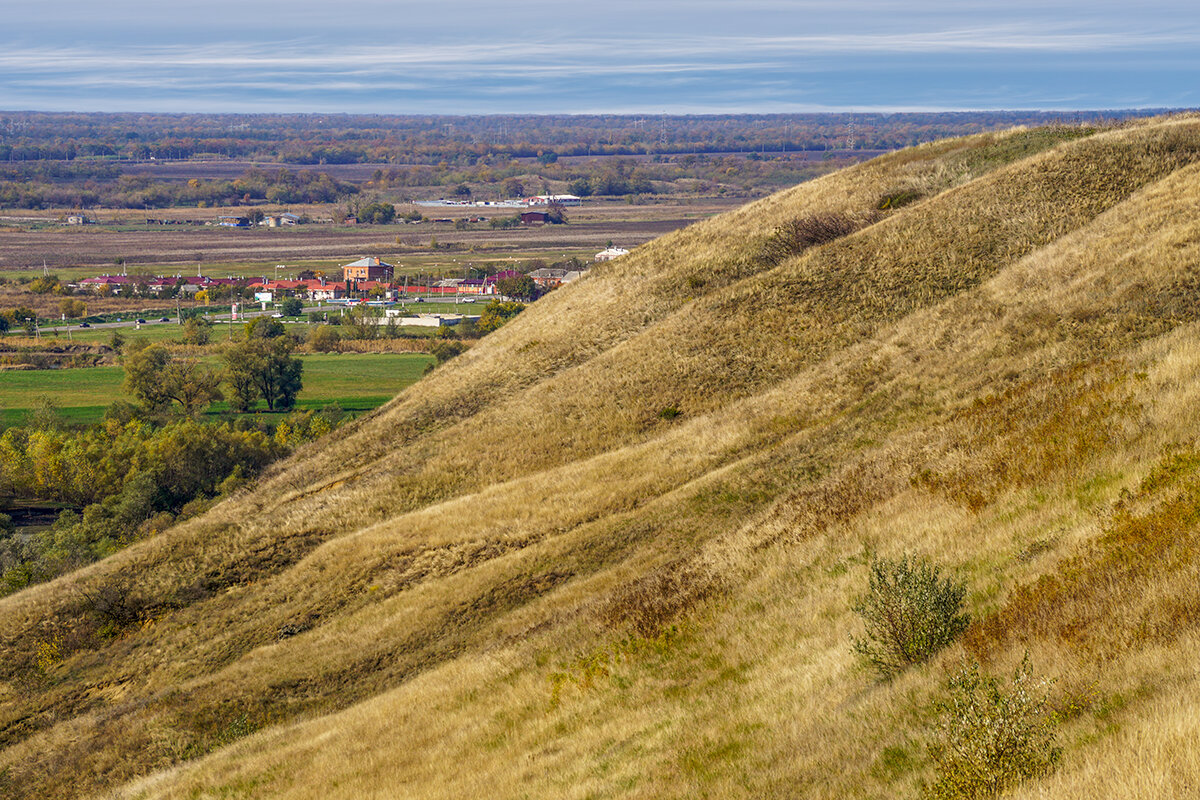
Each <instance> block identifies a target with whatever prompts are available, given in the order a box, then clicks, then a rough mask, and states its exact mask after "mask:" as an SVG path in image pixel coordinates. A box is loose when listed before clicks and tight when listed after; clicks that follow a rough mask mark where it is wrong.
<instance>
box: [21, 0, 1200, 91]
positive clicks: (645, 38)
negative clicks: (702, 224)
mask: <svg viewBox="0 0 1200 800" xmlns="http://www.w3.org/2000/svg"><path fill="white" fill-rule="evenodd" d="M5 19H6V24H5V26H4V29H3V31H0V108H4V109H8V110H38V111H159V112H172V111H177V112H183V111H196V112H253V111H264V112H303V111H311V112H318V113H333V112H347V113H388V114H391V113H396V114H487V113H622V112H627V113H658V112H667V113H747V112H759V113H767V112H789V111H790V112H806V111H863V112H865V111H915V110H964V109H971V110H991V109H1031V110H1071V109H1117V108H1190V107H1197V106H1200V88H1198V86H1200V83H1198V81H1197V78H1198V77H1200V70H1198V69H1197V59H1196V56H1195V54H1196V53H1197V52H1200V11H1198V10H1197V8H1196V7H1195V6H1194V5H1193V4H1185V3H1183V2H1178V1H1177V0H1157V1H1155V2H1151V3H1149V4H1146V5H1142V6H1139V7H1131V6H1129V5H1127V4H1122V3H1116V2H1108V1H1105V2H1092V3H1088V4H1086V5H1084V4H1081V3H1075V2H1061V1H1060V2H1050V3H1040V2H1032V0H1017V2H1005V3H999V2H991V0H988V2H984V3H979V4H971V5H970V6H967V5H965V4H962V3H951V2H945V1H944V0H934V1H933V2H930V1H928V0H926V1H925V2H916V3H900V2H895V1H894V0H851V2H846V3H840V4H837V5H836V6H834V5H832V4H828V3H816V2H779V1H778V0H749V2H743V3H737V4H728V3H718V2H713V1H712V0H700V1H699V2H679V1H678V0H661V1H660V2H657V3H653V4H648V3H634V2H631V1H630V0H611V2H607V3H604V4H586V5H585V4H566V3H561V2H560V3H550V2H546V0H530V2H525V3H521V4H500V3H496V2H487V1H486V0H463V2H458V3H455V4H453V5H452V6H434V5H432V4H428V3H411V2H398V3H397V2H381V0H360V1H359V2H357V3H355V4H354V5H353V6H347V7H340V6H334V5H333V4H330V3H327V2H322V3H318V2H312V0H294V1H293V2H288V3H284V2H280V0H268V2H261V3H256V4H242V3H234V2H230V0H210V1H209V2H205V3H196V2H181V3H172V4H169V5H168V4H161V3H150V2H147V0H133V2H124V3H120V4H119V5H117V6H115V7H114V6H112V5H108V6H97V5H95V4H91V3H84V2H81V0H64V1H63V2H60V3H57V4H55V5H54V6H53V7H52V8H51V9H50V10H45V9H44V8H39V7H34V6H19V7H15V8H12V9H10V10H7V11H6V12H5Z"/></svg>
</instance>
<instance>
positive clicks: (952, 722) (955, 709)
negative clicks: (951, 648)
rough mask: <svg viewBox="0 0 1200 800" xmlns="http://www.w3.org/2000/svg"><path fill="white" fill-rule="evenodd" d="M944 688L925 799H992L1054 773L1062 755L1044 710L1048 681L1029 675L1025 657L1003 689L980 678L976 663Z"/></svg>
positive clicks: (1046, 708) (1051, 717)
mask: <svg viewBox="0 0 1200 800" xmlns="http://www.w3.org/2000/svg"><path fill="white" fill-rule="evenodd" d="M948 689H949V697H948V698H947V699H946V700H944V701H942V702H940V703H938V710H939V711H940V712H941V719H940V720H939V722H938V727H937V733H936V738H935V739H934V741H933V742H932V743H931V744H930V747H929V752H930V756H931V757H932V759H933V761H934V764H935V766H936V775H937V777H936V779H935V780H934V782H933V784H931V785H930V786H929V787H928V788H927V792H926V793H927V795H928V796H929V797H931V798H936V800H959V799H960V798H982V797H995V796H996V795H998V794H999V793H1000V792H1001V791H1003V790H1004V789H1005V788H1006V787H1008V786H1012V785H1013V784H1015V783H1018V782H1020V781H1023V780H1027V779H1029V778H1037V777H1041V776H1043V775H1047V774H1049V773H1050V772H1051V771H1052V770H1053V769H1054V767H1055V765H1056V764H1057V763H1058V760H1059V758H1060V756H1061V755H1062V749H1061V748H1059V747H1058V746H1056V744H1055V727H1056V726H1057V719H1056V717H1055V716H1054V715H1053V714H1052V713H1051V711H1050V709H1049V702H1048V700H1047V696H1046V695H1047V690H1048V682H1046V681H1044V680H1043V681H1038V680H1034V679H1033V678H1032V677H1031V675H1030V668H1029V655H1028V654H1026V655H1025V658H1024V659H1023V660H1022V661H1021V664H1020V666H1018V667H1017V669H1016V672H1015V673H1014V674H1013V678H1012V683H1011V685H1009V686H1007V687H1005V686H1002V685H1001V684H1000V682H999V681H998V680H996V678H994V677H991V676H987V675H981V674H980V673H979V665H978V664H975V665H972V666H970V667H966V668H964V669H963V670H961V671H960V672H958V673H957V674H956V675H954V676H953V677H951V678H950V682H949V686H948Z"/></svg>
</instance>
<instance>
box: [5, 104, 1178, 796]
mask: <svg viewBox="0 0 1200 800" xmlns="http://www.w3.org/2000/svg"><path fill="white" fill-rule="evenodd" d="M1078 133H1079V132H1071V131H1064V132H1059V133H1057V134H1055V135H1053V136H1047V135H1046V134H1045V133H1044V132H1036V131H1023V132H1022V131H1018V132H1013V133H1011V134H1008V135H1005V136H985V137H974V138H972V139H967V140H959V141H952V142H944V143H938V144H937V145H933V146H927V147H922V148H915V149H913V150H911V151H903V152H900V153H896V154H893V155H891V156H887V157H884V158H882V159H878V160H876V161H875V162H871V163H869V164H865V165H861V166H859V167H856V168H853V169H851V170H847V171H846V172H844V173H839V174H835V175H831V176H827V177H826V178H822V179H820V180H818V181H814V182H813V183H811V184H806V185H803V186H800V187H797V188H796V189H793V190H790V191H788V192H784V193H781V194H780V195H776V196H773V197H770V198H766V199H765V200H763V201H760V202H758V203H755V204H752V205H751V206H748V207H746V208H744V209H741V210H739V211H737V212H733V213H731V214H729V215H726V216H725V217H722V218H719V219H715V220H711V221H708V222H704V223H699V224H697V225H695V226H693V227H692V228H690V229H689V230H687V231H685V232H681V233H678V234H672V235H669V236H667V237H664V238H663V239H660V240H656V241H655V242H652V243H649V244H647V245H645V246H644V247H642V248H639V249H638V250H637V251H636V252H635V253H634V254H632V255H631V256H629V257H627V258H625V259H621V260H618V261H615V262H610V264H609V265H607V266H605V267H604V268H599V269H597V270H595V271H594V273H595V274H593V275H591V276H589V277H588V278H586V279H585V280H583V281H580V282H579V283H578V284H575V285H572V286H571V287H569V288H568V289H564V290H561V291H559V292H556V293H554V294H552V295H550V296H549V297H548V298H546V299H545V300H543V301H540V302H539V303H537V304H536V305H535V306H533V307H532V308H531V309H530V310H529V311H528V312H526V313H525V314H523V315H522V316H521V317H520V318H519V319H518V320H517V321H516V322H514V323H512V324H511V325H509V326H506V327H505V328H503V329H501V330H500V331H499V332H497V333H495V334H493V335H491V336H489V337H487V338H486V339H484V340H482V342H481V343H480V344H479V346H478V347H476V348H474V349H472V350H471V351H470V352H468V353H467V354H465V355H464V356H462V357H460V358H459V359H456V360H455V361H453V362H450V363H449V364H448V365H446V366H444V367H442V368H440V369H438V370H437V371H435V372H434V373H433V374H432V375H431V376H430V377H429V378H427V379H425V380H424V381H422V382H421V383H420V384H418V385H417V386H415V387H414V388H413V389H411V390H409V391H408V392H406V393H405V394H403V395H401V396H400V397H398V398H397V399H396V400H395V401H393V402H392V403H391V404H389V405H388V406H387V407H385V408H383V409H381V410H380V411H379V412H377V413H375V414H374V415H372V416H371V417H369V418H366V419H363V420H360V421H358V422H357V423H355V425H354V427H353V429H352V430H351V431H349V432H348V435H346V436H344V437H342V438H341V439H339V440H338V441H334V442H320V443H316V444H315V445H312V446H310V447H309V448H308V449H307V450H306V451H304V452H301V453H300V454H298V455H297V457H295V458H293V459H291V460H290V461H289V462H288V463H286V464H284V465H282V466H281V467H279V468H277V469H276V470H275V471H274V472H273V474H272V475H271V476H270V477H269V478H268V479H266V480H265V481H264V482H263V483H262V485H261V486H259V487H257V488H256V489H255V490H254V491H253V492H247V493H245V494H243V495H241V496H238V497H235V498H233V499H231V500H230V501H228V502H226V503H224V504H222V505H221V506H218V507H217V508H215V509H214V510H213V511H211V512H210V513H209V514H207V515H205V516H204V517H201V518H198V519H196V520H192V521H189V522H188V523H185V524H184V525H181V526H179V527H178V528H175V529H173V530H171V531H168V532H166V533H165V534H163V535H161V536H159V537H157V538H155V539H152V540H148V541H146V542H143V543H141V544H139V545H136V546H134V547H132V548H130V549H128V550H126V551H124V552H122V553H119V554H117V555H116V556H114V557H113V558H110V559H108V560H106V561H105V562H102V563H100V564H97V565H95V566H93V567H91V568H89V569H87V570H85V571H82V572H80V573H77V574H74V575H70V576H66V577H64V578H62V579H60V580H58V581H56V582H54V583H52V584H48V585H45V586H40V587H33V588H32V589H30V590H28V591H26V592H23V593H21V594H19V595H15V596H12V597H9V598H5V599H4V600H0V648H3V652H4V653H5V656H6V660H5V661H4V662H3V668H2V671H0V744H2V746H3V747H4V749H3V750H0V770H3V771H2V772H0V787H3V788H4V790H5V791H7V792H8V793H10V794H12V795H14V796H18V797H21V796H24V797H33V796H38V797H42V796H48V797H54V796H61V797H66V796H75V795H80V794H87V793H92V792H96V793H104V792H110V793H111V794H112V795H113V796H117V797H123V798H132V797H179V796H184V797H187V796H192V797H267V796H286V797H299V798H303V797H313V798H316V797H321V798H326V797H346V798H351V797H354V798H357V797H395V796H412V797H461V796H464V795H476V796H489V797H526V796H528V797H535V796H538V797H540V796H555V797H579V798H584V797H598V796H605V797H607V796H629V797H695V796H711V797H729V796H748V797H790V796H804V797H829V798H835V797H847V796H859V797H913V796H916V795H917V794H918V793H919V791H920V787H921V785H922V782H923V781H924V780H926V779H927V778H928V777H929V775H930V774H931V772H930V770H931V766H930V763H929V761H928V758H927V756H926V753H925V746H924V742H925V740H926V737H927V733H926V731H927V730H928V726H929V723H930V721H931V716H930V715H931V711H930V707H931V702H932V700H933V698H935V697H936V696H937V694H938V692H940V691H941V688H940V687H941V686H942V684H943V682H944V677H945V675H946V673H947V672H948V671H949V670H953V669H954V668H956V667H957V665H958V663H959V661H960V660H961V659H964V658H967V657H970V656H972V655H974V656H979V657H982V658H983V659H984V660H985V662H986V664H987V665H988V668H989V669H996V670H1007V669H1011V667H1012V666H1013V665H1014V664H1015V663H1016V662H1017V661H1019V660H1020V658H1021V656H1022V655H1023V654H1024V652H1025V651H1026V650H1028V651H1029V653H1030V655H1031V658H1032V661H1033V664H1034V666H1035V669H1036V670H1037V671H1038V672H1039V673H1040V674H1043V675H1046V676H1048V677H1051V678H1054V679H1056V680H1057V682H1056V683H1055V684H1054V687H1055V688H1054V692H1055V694H1054V698H1053V699H1054V702H1055V703H1056V704H1058V706H1059V707H1061V708H1062V709H1064V711H1066V712H1069V713H1068V714H1067V717H1068V718H1067V720H1066V722H1065V723H1064V726H1063V729H1062V738H1063V744H1064V745H1065V746H1066V756H1065V760H1064V763H1063V766H1062V770H1061V772H1060V774H1059V775H1056V776H1052V777H1051V778H1049V779H1047V780H1046V781H1044V782H1042V783H1041V784H1039V785H1036V786H1031V787H1025V788H1024V789H1023V790H1022V791H1026V792H1034V793H1035V794H1036V793H1037V792H1043V793H1044V796H1063V797H1066V796H1082V795H1084V794H1086V795H1093V796H1124V795H1129V796H1167V793H1166V792H1167V789H1169V788H1171V787H1181V786H1188V785H1194V784H1188V783H1187V781H1189V780H1192V781H1194V776H1195V759H1194V757H1192V756H1188V755H1186V754H1181V753H1180V751H1179V748H1180V746H1181V744H1182V743H1183V742H1185V741H1186V737H1187V736H1189V735H1191V733H1192V732H1193V731H1194V730H1195V724H1194V723H1195V720H1194V719H1193V718H1192V717H1191V716H1189V715H1188V714H1184V713H1180V712H1177V711H1175V710H1174V709H1175V708H1176V707H1177V706H1173V705H1171V701H1172V700H1173V699H1174V700H1175V701H1176V702H1178V701H1179V700H1180V699H1183V698H1188V697H1191V696H1192V695H1193V694H1194V692H1195V688H1194V685H1193V684H1194V681H1193V682H1191V683H1188V682H1187V681H1182V680H1178V679H1176V678H1175V677H1173V676H1175V675H1177V674H1178V673H1179V670H1180V668H1181V665H1183V664H1186V663H1187V657H1188V654H1189V653H1190V652H1193V650H1189V648H1192V647H1193V646H1194V645H1193V643H1194V641H1195V639H1196V637H1197V636H1198V635H1200V631H1197V627H1198V626H1197V623H1198V622H1200V617H1198V616H1197V615H1196V614H1195V613H1193V612H1194V610H1195V609H1196V608H1197V607H1198V606H1197V604H1198V603H1200V600H1197V598H1196V595H1195V586H1196V585H1198V581H1197V580H1196V577H1197V576H1196V575H1195V574H1194V565H1193V563H1192V560H1191V558H1190V553H1191V552H1193V550H1194V548H1191V547H1188V546H1185V545H1186V543H1188V542H1190V541H1191V538H1194V531H1193V528H1194V525H1192V524H1191V522H1190V521H1191V520H1192V517H1191V516H1189V513H1191V512H1190V511H1189V509H1191V508H1192V506H1191V505H1189V503H1194V500H1195V497H1194V495H1200V491H1197V492H1193V490H1192V488H1191V487H1192V483H1191V481H1192V478H1191V477H1190V476H1191V473H1190V472H1188V471H1187V469H1185V468H1184V466H1180V465H1181V464H1183V465H1186V464H1190V463H1191V462H1189V461H1187V458H1193V456H1190V455H1187V454H1191V453H1192V452H1193V451H1192V450H1191V449H1190V448H1191V447H1192V444H1193V442H1194V441H1195V440H1196V438H1197V436H1198V435H1200V424H1198V423H1197V422H1196V421H1195V419H1194V415H1192V414H1190V413H1187V412H1188V411H1189V410H1190V405H1189V404H1190V403H1192V402H1193V400H1192V398H1194V396H1195V392H1196V391H1197V390H1198V389H1200V324H1198V323H1197V320H1196V314H1195V312H1194V311H1193V310H1192V308H1193V306H1194V303H1192V302H1190V300H1191V298H1193V297H1194V296H1195V289H1196V288H1197V283H1196V281H1197V279H1198V278H1200V227H1198V223H1197V222H1196V220H1197V219H1200V167H1198V166H1195V165H1192V164H1193V162H1197V161H1200V122H1198V121H1197V120H1196V119H1195V118H1189V117H1184V118H1174V119H1169V120H1157V121H1151V122H1146V123H1140V124H1137V125H1132V126H1129V127H1127V128H1123V129H1118V130H1111V131H1105V132H1098V133H1093V134H1092V135H1089V136H1083V137H1080V136H1078V135H1077V134H1078ZM1056 142H1061V143H1060V144H1056ZM897 187H900V188H913V187H916V188H918V189H919V190H920V192H921V194H922V195H923V197H922V199H919V200H916V201H915V202H911V203H909V204H907V205H903V206H902V207H900V208H899V209H897V210H894V211H889V212H886V215H885V217H884V218H883V219H881V220H880V221H878V222H876V223H875V224H873V225H870V226H869V227H867V228H865V229H863V230H861V231H859V232H857V233H855V234H852V235H850V236H847V237H845V238H843V239H840V240H837V241H834V242H831V243H829V244H826V245H823V246H821V247H818V248H814V249H812V250H809V251H806V252H805V253H802V254H800V255H798V256H796V257H795V258H791V259H788V260H785V261H782V262H773V261H770V260H765V259H763V258H762V256H761V253H762V247H763V245H764V243H765V242H766V241H767V239H768V238H769V237H770V235H771V233H772V231H774V230H775V228H776V227H778V226H779V225H782V224H784V223H786V222H787V221H788V220H791V219H794V218H796V217H800V216H804V215H810V214H847V215H853V214H867V213H868V212H870V211H871V210H872V209H874V208H875V207H876V206H877V205H878V203H879V198H880V197H881V196H883V195H885V194H888V193H893V192H895V191H897ZM689 279H690V280H689ZM680 286H684V287H688V288H687V291H689V292H690V296H681V295H680V294H679V292H678V289H679V287H680ZM668 408H671V409H676V410H678V411H679V412H680V413H678V414H663V413H661V412H662V411H663V410H664V409H668ZM1175 453H1184V454H1185V458H1184V460H1183V461H1180V460H1178V459H1175V455H1174V454H1175ZM1173 459H1174V460H1173ZM1164 465H1165V466H1164ZM1156 468H1157V470H1158V471H1157V472H1155V471H1154V470H1155V469H1156ZM1172 469H1173V470H1174V471H1172ZM1148 475H1159V476H1160V477H1157V478H1151V479H1150V480H1147V479H1146V478H1147V476H1148ZM1163 476H1166V477H1163ZM1168 478H1169V479H1168ZM1123 490H1125V492H1126V494H1125V495H1123V494H1122V491H1123ZM1122 498H1124V499H1122ZM1168 523H1169V525H1173V526H1175V527H1174V528H1170V531H1172V532H1170V533H1162V531H1166V530H1167V528H1166V527H1164V526H1168ZM1189 526H1190V527H1189ZM902 552H913V553H919V554H922V555H926V556H928V557H930V558H932V559H935V560H937V561H939V562H941V563H944V564H946V565H947V566H948V568H950V569H952V570H953V571H955V572H956V573H957V574H959V575H961V576H962V577H963V578H965V579H966V580H968V582H969V584H970V586H971V590H972V591H971V595H970V605H971V611H972V614H973V615H974V617H975V619H976V624H975V626H974V627H973V628H972V630H971V632H970V634H969V635H968V636H967V637H966V640H965V645H964V646H955V647H953V648H951V649H950V651H948V652H946V653H944V654H942V655H940V656H939V657H937V658H935V659H934V660H933V661H932V662H930V663H929V664H926V665H923V666H921V667H918V668H915V669H913V670H910V671H909V672H907V673H905V674H903V675H901V676H900V677H899V678H897V679H896V680H894V681H892V682H890V683H886V684H879V683H876V682H874V680H873V679H872V678H871V676H870V674H869V673H868V672H867V671H865V670H864V669H862V668H861V667H860V666H859V665H858V664H856V662H855V660H854V657H853V655H852V652H851V649H850V646H849V641H850V635H851V633H854V632H857V629H856V624H857V622H856V620H855V618H854V615H853V614H852V612H851V611H850V603H851V598H852V596H853V595H854V594H855V593H856V592H858V591H860V590H861V587H862V585H863V584H864V583H865V574H866V569H865V563H866V560H867V556H868V555H869V554H870V553H884V554H889V555H896V554H899V553H902ZM1130 554H1133V555H1134V556H1136V558H1130V557H1129V556H1130ZM1139 559H1141V560H1139ZM1160 563H1166V564H1167V565H1168V566H1169V569H1154V568H1152V565H1156V564H1160ZM103 583H109V584H113V583H117V584H119V585H121V586H123V587H125V588H127V590H128V592H129V595H130V597H131V598H132V599H133V600H134V601H137V602H142V603H145V604H146V605H147V607H148V608H149V607H150V605H151V604H152V603H153V602H158V603H163V602H165V603H166V606H165V608H163V609H161V610H158V611H155V612H154V613H153V614H151V615H150V616H153V619H145V620H144V621H143V622H142V624H140V625H139V626H131V627H130V628H128V629H126V630H124V631H123V632H122V633H121V635H120V636H118V637H116V638H114V639H105V638H104V637H102V636H101V635H100V634H99V632H98V629H99V621H98V620H97V619H96V618H95V614H94V613H93V612H92V611H90V610H89V609H88V607H87V605H86V603H84V602H82V600H81V597H82V595H81V593H80V591H79V590H80V588H83V587H93V588H94V587H95V586H97V585H100V584H103ZM1131 598H1137V599H1136V601H1135V600H1134V599H1131ZM1118 622H1119V623H1121V624H1115V623H1118ZM1125 623H1128V624H1125ZM1064 643H1065V644H1064ZM39 645H40V646H41V647H40V648H39ZM1160 720H1161V722H1162V728H1161V730H1160V729H1159V728H1158V727H1156V726H1155V725H1154V724H1153V723H1154V722H1155V721H1160ZM255 731H257V733H254V732H255ZM251 734H253V735H251ZM1139 742H1148V743H1152V744H1150V745H1148V746H1150V747H1152V750H1153V752H1154V753H1157V754H1158V755H1156V756H1155V757H1156V758H1158V759H1160V760H1161V761H1162V763H1160V764H1159V765H1158V769H1157V770H1154V769H1152V768H1139V770H1138V771H1136V772H1134V773H1131V775H1132V777H1130V778H1129V781H1130V782H1129V783H1128V784H1127V783H1126V782H1125V781H1126V779H1125V778H1124V777H1123V773H1121V772H1120V771H1119V770H1117V769H1115V768H1114V769H1108V768H1094V767H1092V766H1090V765H1092V764H1094V762H1095V759H1097V758H1110V760H1111V761H1112V763H1114V764H1122V763H1132V761H1133V759H1132V757H1131V756H1129V755H1128V753H1127V751H1126V749H1125V748H1128V747H1132V746H1137V744H1138V743H1139ZM206 754H208V755H206ZM1154 775H1165V776H1167V777H1165V778H1163V779H1162V780H1161V781H1159V783H1157V784H1154V783H1153V782H1152V781H1151V778H1152V776H1154ZM1138 776H1142V777H1138ZM1172 781H1173V783H1172ZM1156 786H1157V787H1158V788H1155V787H1156ZM1139 787H1141V788H1139ZM1164 787H1165V788H1164ZM1156 791H1157V792H1158V794H1155V793H1154V792H1156ZM1137 792H1143V795H1138V794H1137ZM1030 796H1035V795H1030ZM1038 796H1043V795H1038Z"/></svg>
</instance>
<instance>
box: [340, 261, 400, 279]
mask: <svg viewBox="0 0 1200 800" xmlns="http://www.w3.org/2000/svg"><path fill="white" fill-rule="evenodd" d="M394 269H395V268H394V267H393V266H392V265H391V264H385V263H384V262H382V261H380V260H379V259H378V258H374V257H371V256H369V257H367V258H360V259H359V260H358V261H352V262H350V263H349V264H346V265H344V266H343V267H342V280H344V281H390V280H391V279H392V272H393V270H394Z"/></svg>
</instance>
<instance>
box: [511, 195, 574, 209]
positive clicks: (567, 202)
mask: <svg viewBox="0 0 1200 800" xmlns="http://www.w3.org/2000/svg"><path fill="white" fill-rule="evenodd" d="M525 202H526V203H528V204H529V205H531V206H549V205H554V204H555V203H557V204H558V205H560V206H577V205H579V204H580V203H582V202H583V198H582V197H577V196H575V195H573V194H539V195H536V196H534V197H530V198H529V199H528V200H526V201H525Z"/></svg>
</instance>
